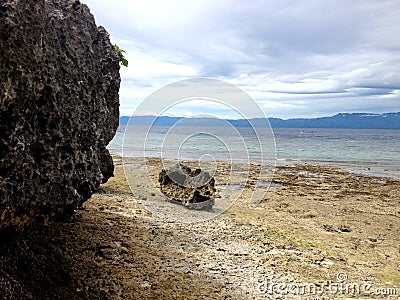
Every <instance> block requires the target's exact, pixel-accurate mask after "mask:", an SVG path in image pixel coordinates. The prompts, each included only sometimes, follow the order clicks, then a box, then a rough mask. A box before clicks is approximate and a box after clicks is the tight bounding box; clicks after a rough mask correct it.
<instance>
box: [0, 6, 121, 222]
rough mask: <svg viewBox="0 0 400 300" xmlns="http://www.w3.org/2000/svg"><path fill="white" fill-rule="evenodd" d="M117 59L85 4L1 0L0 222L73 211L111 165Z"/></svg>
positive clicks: (39, 218) (32, 219)
mask: <svg viewBox="0 0 400 300" xmlns="http://www.w3.org/2000/svg"><path fill="white" fill-rule="evenodd" d="M119 68H120V67H119V60H118V57H117V55H116V53H115V50H114V48H113V46H112V44H111V43H110V39H109V35H108V33H107V32H106V30H105V29H104V28H102V27H97V26H96V24H95V20H94V17H93V15H92V14H91V13H90V11H89V8H88V7H87V6H86V5H84V4H81V3H80V2H79V1H71V0H0V80H1V81H0V229H2V228H10V227H15V228H22V227H23V225H24V224H26V223H31V222H47V221H48V220H49V218H51V217H52V216H66V215H70V214H71V213H72V212H73V211H74V210H75V209H76V208H77V207H78V206H79V205H81V204H82V203H83V202H84V201H85V200H87V199H88V198H90V197H91V195H92V193H93V191H94V190H95V189H96V188H97V187H98V186H99V184H100V183H101V182H105V181H107V179H108V178H109V177H110V176H112V175H113V170H114V166H113V163H112V159H111V157H110V154H109V152H108V150H107V149H106V146H107V144H108V143H109V142H110V140H111V139H112V138H113V136H114V135H115V132H116V130H117V127H118V117H119V95H118V92H119V86H120V75H119Z"/></svg>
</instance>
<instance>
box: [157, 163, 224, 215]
mask: <svg viewBox="0 0 400 300" xmlns="http://www.w3.org/2000/svg"><path fill="white" fill-rule="evenodd" d="M158 182H159V183H160V189H161V192H162V193H163V194H164V195H165V196H167V198H168V199H169V200H172V201H178V202H180V203H182V204H183V205H184V206H186V207H188V208H193V209H211V208H212V206H213V205H214V199H215V193H216V190H215V186H214V185H215V179H214V177H212V176H211V175H210V174H209V173H208V172H206V171H203V170H201V169H195V170H192V169H190V168H189V167H187V166H185V165H183V164H181V163H179V164H175V165H172V166H171V167H170V168H169V169H167V170H166V169H162V170H161V172H160V173H159V177H158Z"/></svg>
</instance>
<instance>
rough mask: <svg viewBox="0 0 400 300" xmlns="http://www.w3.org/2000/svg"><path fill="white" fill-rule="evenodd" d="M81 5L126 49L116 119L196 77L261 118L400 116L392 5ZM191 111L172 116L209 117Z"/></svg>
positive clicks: (338, 1) (399, 5) (118, 1)
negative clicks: (240, 96) (235, 92)
mask: <svg viewBox="0 0 400 300" xmlns="http://www.w3.org/2000/svg"><path fill="white" fill-rule="evenodd" d="M82 2H83V3H86V4H88V6H89V7H90V9H91V12H92V13H93V14H94V16H95V18H96V23H97V25H102V26H104V27H105V28H106V29H107V30H108V32H109V33H110V35H111V40H112V42H113V43H117V44H118V45H119V46H120V47H121V48H123V49H125V50H126V57H127V59H128V60H129V67H128V68H123V67H122V68H121V76H122V83H121V90H120V99H121V115H129V114H131V113H133V112H134V111H135V108H136V107H137V106H138V105H139V103H140V102H141V101H143V100H144V99H145V98H146V97H147V96H149V95H150V94H151V93H152V92H154V91H155V90H157V89H158V88H161V87H163V86H164V85H166V84H169V83H172V82H175V81H177V80H182V79H188V78H195V77H210V78H216V79H221V80H225V81H227V82H229V83H233V84H235V85H237V86H239V87H240V88H242V89H243V90H244V91H246V92H247V93H249V94H250V96H252V97H253V99H254V100H255V101H256V102H257V103H258V104H259V105H260V106H261V107H262V109H263V110H264V112H265V114H266V115H267V116H268V117H282V118H291V117H316V116H326V115H333V114H336V113H338V112H376V113H381V112H393V111H400V38H399V37H400V22H399V20H398V19H399V16H400V1H398V0H393V1H384V0H373V1H362V0H359V1H348V0H335V1H333V0H332V1H328V0H326V1H325V0H310V1H304V0H302V1H284V0H282V1H275V0H270V1H262V0H261V1H258V0H255V1H251V0H250V1H244V0H232V1H225V0H201V1H200V0H199V1H194V0H190V1H188V0H186V1H185V0H179V1H166V0H160V1H151V0H147V1H129V0H114V1H110V0H82ZM199 109H200V108H198V107H197V106H196V104H195V103H194V104H193V105H187V106H186V107H185V108H184V110H182V111H181V112H180V114H183V115H185V116H188V115H193V114H196V113H199V112H200V113H211V114H213V113H216V112H214V111H213V109H212V107H210V106H208V107H207V109H206V110H207V111H204V110H205V109H204V106H202V108H201V111H199ZM175 113H177V112H175ZM219 113H220V114H221V115H219V116H220V117H229V116H232V115H231V114H230V113H229V111H225V112H224V111H219Z"/></svg>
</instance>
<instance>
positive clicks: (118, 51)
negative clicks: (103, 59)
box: [114, 44, 128, 67]
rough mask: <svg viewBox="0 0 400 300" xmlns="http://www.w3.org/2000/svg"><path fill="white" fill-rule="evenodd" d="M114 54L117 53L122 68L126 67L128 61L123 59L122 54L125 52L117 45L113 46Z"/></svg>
mask: <svg viewBox="0 0 400 300" xmlns="http://www.w3.org/2000/svg"><path fill="white" fill-rule="evenodd" d="M114 49H115V52H116V53H117V56H118V58H119V61H120V63H121V64H122V65H123V66H124V67H128V60H127V59H126V58H125V56H124V53H125V50H123V49H121V48H120V47H119V46H118V45H116V44H115V45H114Z"/></svg>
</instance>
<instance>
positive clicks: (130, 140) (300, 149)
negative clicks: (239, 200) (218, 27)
mask: <svg viewBox="0 0 400 300" xmlns="http://www.w3.org/2000/svg"><path fill="white" fill-rule="evenodd" d="M170 129H171V128H169V127H167V126H153V127H151V129H150V131H148V127H146V126H132V125H129V126H126V125H121V126H120V127H119V128H118V131H117V133H116V136H115V137H114V139H113V140H112V141H111V142H110V144H109V145H108V149H109V150H110V152H111V154H114V155H120V156H123V155H125V156H130V157H143V156H146V157H163V158H167V159H179V160H197V159H200V158H201V159H206V160H207V159H209V160H226V161H229V160H232V159H234V158H236V160H243V161H244V162H245V161H248V162H251V163H259V162H260V152H264V153H263V154H264V159H263V162H267V163H268V164H273V163H274V160H276V162H277V163H278V164H297V163H303V164H304V163H309V164H327V165H334V166H342V167H346V168H348V169H351V170H353V171H356V172H361V173H367V174H369V175H377V176H390V177H399V178H400V130H379V129H325V128H323V129H321V128H314V129H312V128H307V129H301V128H274V129H273V136H270V135H269V134H268V132H267V133H266V136H257V135H256V134H255V132H254V130H252V128H248V127H238V128H235V130H236V131H237V132H236V133H235V134H233V133H232V128H227V127H219V128H215V127H209V128H207V127H201V126H182V127H180V128H178V129H177V130H173V131H171V130H170Z"/></svg>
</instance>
